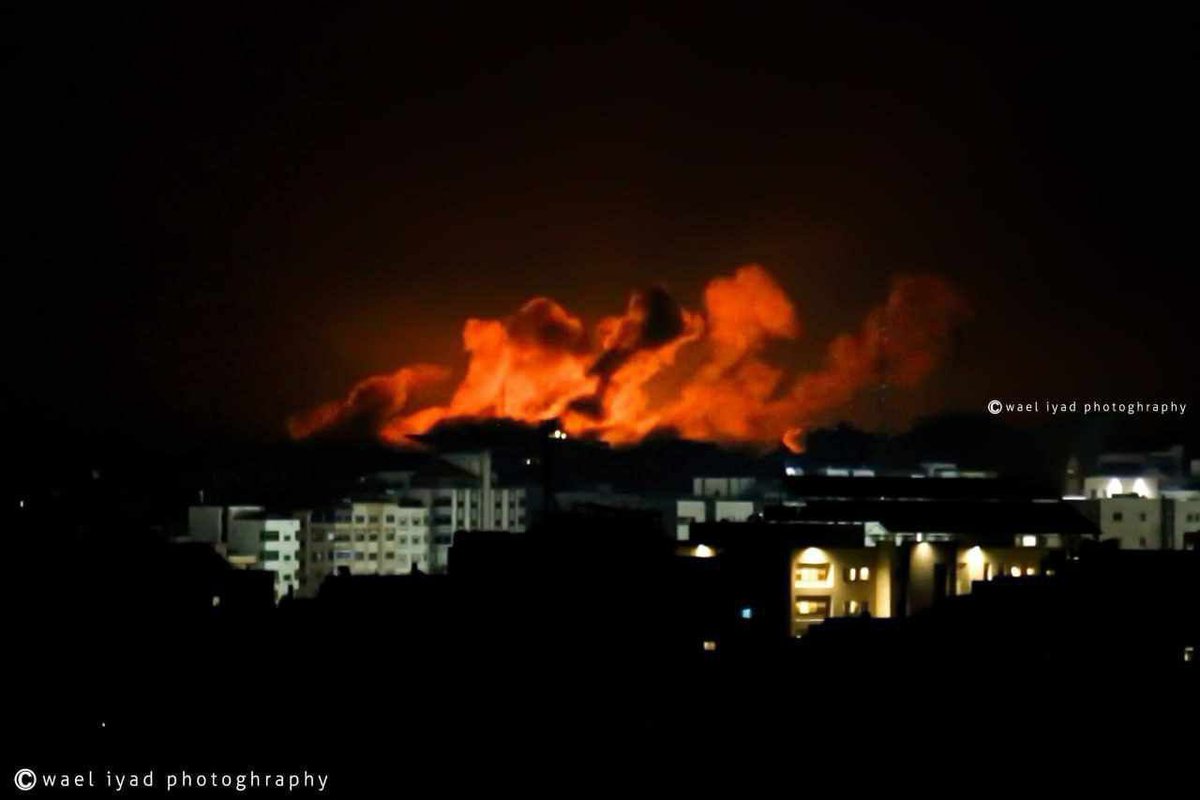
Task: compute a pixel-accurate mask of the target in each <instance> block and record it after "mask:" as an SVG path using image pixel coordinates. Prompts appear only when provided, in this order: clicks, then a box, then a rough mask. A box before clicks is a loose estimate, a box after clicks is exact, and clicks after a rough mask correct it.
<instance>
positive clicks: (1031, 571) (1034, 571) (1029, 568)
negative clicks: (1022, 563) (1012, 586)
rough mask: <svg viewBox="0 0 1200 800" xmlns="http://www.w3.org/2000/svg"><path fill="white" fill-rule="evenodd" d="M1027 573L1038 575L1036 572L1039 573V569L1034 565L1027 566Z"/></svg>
mask: <svg viewBox="0 0 1200 800" xmlns="http://www.w3.org/2000/svg"><path fill="white" fill-rule="evenodd" d="M1025 574H1026V575H1036V574H1037V570H1036V569H1034V568H1033V567H1026V568H1025Z"/></svg>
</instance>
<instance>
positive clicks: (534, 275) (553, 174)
mask: <svg viewBox="0 0 1200 800" xmlns="http://www.w3.org/2000/svg"><path fill="white" fill-rule="evenodd" d="M172 5H175V4H172ZM250 5H251V4H240V5H230V6H220V5H219V4H217V5H214V4H207V3H206V4H195V5H192V6H190V8H191V9H192V10H190V11H189V10H181V9H178V8H172V9H163V8H155V9H153V10H145V11H137V12H135V11H131V10H117V9H114V8H112V7H105V8H93V9H88V10H84V11H82V12H81V11H79V10H77V9H62V8H56V9H38V10H34V11H28V12H16V13H10V14H9V17H8V19H6V20H5V23H4V29H5V31H6V37H5V38H6V40H7V41H6V45H5V56H4V69H3V74H4V98H5V120H6V124H5V134H4V135H5V138H6V139H7V142H6V146H5V148H4V151H5V154H6V156H7V158H6V162H7V163H6V165H5V170H4V173H5V184H6V186H7V189H8V191H7V194H8V196H9V204H8V210H7V212H6V224H5V226H4V227H5V234H6V235H5V239H6V247H5V262H6V269H5V279H4V280H5V288H6V291H5V297H6V298H7V309H6V313H5V314H4V315H3V319H4V323H3V324H4V326H5V335H6V340H7V341H8V342H9V348H8V357H7V370H6V371H5V374H4V386H3V402H4V403H5V405H7V406H9V411H8V412H7V414H6V415H7V416H8V417H9V421H10V424H13V425H21V426H25V425H30V426H33V427H35V428H36V427H37V426H40V425H50V426H53V427H55V429H56V430H58V431H59V432H63V431H66V432H69V433H70V434H71V435H93V434H95V435H101V434H102V435H117V436H127V437H130V438H131V439H137V440H146V441H150V440H171V441H205V442H218V443H219V442H223V441H240V440H259V439H269V438H272V437H279V436H282V435H283V425H284V420H285V418H286V417H287V416H288V415H289V414H290V413H292V412H295V411H297V410H299V409H301V408H305V407H307V406H311V405H312V404H314V403H317V402H320V401H323V400H327V399H330V398H333V397H338V396H340V395H342V394H343V393H344V392H345V390H346V389H347V388H348V387H349V386H350V385H351V384H352V383H353V382H354V381H355V380H357V379H359V378H361V377H363V376H365V375H367V374H370V373H376V372H383V371H389V370H391V369H394V368H396V367H398V366H400V365H401V364H403V363H405V362H409V361H413V360H416V359H421V360H437V361H443V362H449V363H453V364H457V365H461V364H462V363H463V362H462V361H461V359H460V358H459V357H458V355H457V353H458V351H459V346H460V345H459V341H460V340H459V334H460V329H461V324H462V321H463V320H464V319H465V318H466V317H467V316H469V315H476V316H489V317H498V316H503V315H506V314H508V313H511V312H512V311H513V310H515V309H516V308H517V306H518V305H519V304H520V303H521V302H523V301H524V300H525V299H527V298H529V297H531V296H534V295H540V294H547V295H550V296H552V297H554V298H556V299H557V300H559V301H560V302H562V303H563V304H564V305H566V306H567V307H568V308H570V309H571V310H573V311H574V312H576V313H578V314H582V315H583V316H585V317H587V318H589V319H594V318H595V317H597V316H599V315H602V314H612V313H619V312H620V311H621V310H622V309H623V307H624V304H625V300H626V297H627V295H628V292H629V291H630V290H632V289H635V288H638V287H642V286H647V285H650V284H656V283H663V284H665V285H666V286H667V287H668V288H669V289H670V290H671V291H672V293H674V294H675V295H676V296H677V297H678V298H679V299H680V300H681V301H682V302H684V303H685V304H686V305H689V306H690V307H695V306H696V305H697V303H698V299H699V295H700V291H701V289H702V288H703V286H704V284H705V282H706V281H707V280H708V279H709V278H711V277H712V276H714V275H716V274H718V273H723V272H728V271H730V270H732V269H733V268H735V267H736V266H738V265H740V264H743V263H747V262H758V263H761V264H763V265H764V266H766V267H767V268H768V269H769V270H771V271H772V272H773V273H774V274H775V276H776V277H777V279H778V280H779V282H780V283H781V284H782V285H783V286H784V287H785V288H786V289H787V290H788V292H789V293H790V294H791V296H792V297H793V298H794V299H795V301H796V303H797V305H798V307H799V310H800V313H801V315H802V316H803V319H804V323H805V327H806V335H805V338H804V341H803V342H802V343H801V344H799V345H798V346H797V347H795V348H794V352H791V353H789V354H788V356H787V357H788V358H789V359H791V360H792V361H793V362H794V363H795V364H796V366H797V367H802V366H806V365H813V364H815V363H816V362H817V361H819V359H820V358H821V354H822V353H823V348H824V346H825V344H826V343H827V341H828V339H829V338H830V337H831V336H833V335H834V334H836V333H837V332H839V331H842V330H847V329H853V328H855V327H856V326H857V325H858V322H859V321H860V320H861V318H862V316H863V315H864V313H866V311H867V310H868V309H869V308H870V307H871V306H872V305H875V304H877V303H878V302H880V301H881V300H882V299H883V297H884V296H885V295H886V293H887V290H888V281H889V278H890V276H892V275H893V274H896V273H900V272H912V271H919V272H933V273H937V274H940V275H943V276H945V277H946V278H947V279H949V280H950V281H951V282H953V283H954V284H956V285H957V286H958V287H959V288H960V289H961V291H962V293H963V294H965V295H966V297H967V298H968V299H969V300H970V302H971V305H972V307H973V309H974V317H973V319H972V320H971V322H970V323H969V324H968V325H967V326H966V327H965V328H964V329H963V330H962V332H961V335H960V337H959V340H958V341H957V344H956V347H955V348H954V353H953V356H952V358H951V360H950V363H948V364H947V365H946V366H945V368H944V369H943V370H941V371H940V372H939V373H938V375H937V376H935V377H934V378H933V379H932V380H930V381H929V382H928V383H927V384H926V385H925V386H924V387H923V388H921V389H919V390H917V391H915V392H913V393H911V394H910V395H908V396H906V397H904V398H900V399H897V401H896V402H897V404H898V408H897V411H896V414H897V416H898V417H903V418H908V417H911V415H914V414H917V413H935V412H938V411H940V410H943V409H969V410H981V409H982V408H983V406H984V404H985V403H986V401H987V400H988V399H990V398H992V397H995V396H999V397H1003V398H1009V397H1018V398H1019V397H1030V398H1045V397H1051V398H1055V397H1067V398H1071V397H1080V398H1088V397H1092V396H1102V397H1116V398H1120V399H1125V398H1134V399H1136V398H1158V397H1166V398H1168V399H1179V400H1185V401H1191V400H1194V399H1195V397H1194V394H1193V392H1194V388H1195V387H1196V386H1197V385H1200V383H1198V381H1197V378H1198V377H1200V376H1198V371H1200V367H1198V364H1200V359H1198V358H1197V357H1196V349H1195V348H1196V335H1195V331H1196V323H1195V318H1196V317H1195V314H1194V312H1195V309H1196V295H1195V294H1194V293H1192V291H1191V286H1192V285H1193V284H1194V283H1195V281H1194V277H1192V274H1193V273H1194V272H1195V269H1196V267H1195V258H1194V238H1195V236H1194V233H1193V230H1192V227H1193V225H1192V224H1193V217H1194V208H1195V200H1194V197H1193V194H1194V187H1195V186H1196V185H1197V158H1196V142H1197V141H1200V136H1198V135H1197V134H1198V131H1197V126H1196V123H1195V121H1194V120H1193V119H1192V113H1193V111H1194V109H1193V108H1192V106H1194V94H1195V91H1194V84H1193V81H1194V76H1195V74H1196V64H1195V53H1196V51H1195V44H1194V42H1195V39H1194V35H1195V25H1194V20H1193V19H1190V18H1188V19H1184V18H1177V17H1173V16H1171V15H1169V14H1163V13H1159V12H1153V13H1152V12H1151V11H1149V10H1144V9H1148V7H1137V6H1135V7H1132V8H1126V9H1124V10H1122V11H1121V12H1120V13H1118V12H1117V11H1106V10H1098V9H1097V7H1095V6H1093V7H1089V8H1086V9H1083V8H1080V9H1079V10H1078V11H1072V12H1071V13H1069V14H1068V13H1066V12H1047V11H1046V9H1045V7H1037V6H1033V7H1031V8H1030V10H1028V11H1024V12H1023V11H1020V10H1018V9H1016V8H1014V7H1013V6H1012V5H1011V4H1003V5H1000V6H997V7H995V9H993V10H991V11H980V10H979V9H977V8H972V9H967V8H965V7H961V6H955V7H954V9H953V10H947V9H938V10H933V9H927V10H925V11H914V10H912V9H907V8H906V9H905V10H903V11H902V10H899V9H890V10H884V9H882V8H881V9H874V10H870V9H867V8H866V7H861V6H857V5H855V4H837V5H838V8H836V9H834V8H831V7H830V8H825V9H823V10H811V11H803V10H792V11H789V12H788V13H787V14H786V15H783V14H777V13H768V12H765V11H764V12H757V11H747V10H744V9H741V8H739V9H737V10H731V11H728V12H726V13H725V14H715V13H713V14H704V15H700V14H698V13H697V12H696V11H695V10H694V9H692V8H691V7H690V4H689V5H684V6H681V7H680V9H679V10H678V11H675V12H663V13H632V12H629V11H628V10H627V9H622V8H620V7H619V6H618V5H617V4H612V3H608V4H605V6H604V10H603V11H601V12H578V11H567V10H565V9H560V10H558V11H552V12H549V13H548V14H547V12H545V11H543V10H541V9H539V10H537V11H536V12H534V11H532V10H529V11H522V10H521V9H520V8H518V7H516V6H512V5H508V4H501V5H499V6H497V7H495V8H493V9H492V10H488V11H482V12H481V11H480V10H479V9H478V8H474V7H468V6H461V7H458V8H454V9H447V10H444V11H430V10H420V11H413V10H411V9H409V8H408V4H399V3H397V4H391V7H390V10H386V11H383V12H380V11H379V10H378V9H371V10H365V9H361V8H355V9H343V8H340V7H339V8H337V9H334V8H330V9H326V10H323V11H317V10H313V9H310V8H307V7H304V6H303V5H302V4H279V5H278V6H277V7H275V8H274V9H273V10H263V9H252V8H250ZM739 5H740V4H739ZM828 5H829V6H833V5H834V4H828ZM850 5H855V9H854V10H852V9H851V8H850V7H849V6H850ZM887 5H891V4H887ZM970 5H974V4H970ZM1164 8H1165V7H1164ZM1054 14H1060V15H1059V16H1054ZM847 414H848V415H849V416H850V418H851V419H853V420H855V421H859V422H862V423H864V424H865V423H870V421H871V420H870V418H869V415H867V414H866V412H864V411H863V410H862V409H858V408H852V409H848V410H847Z"/></svg>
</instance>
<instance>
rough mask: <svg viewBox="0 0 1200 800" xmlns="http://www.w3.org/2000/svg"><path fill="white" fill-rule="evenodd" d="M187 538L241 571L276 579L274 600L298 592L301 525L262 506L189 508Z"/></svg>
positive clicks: (297, 521) (291, 518)
mask: <svg viewBox="0 0 1200 800" xmlns="http://www.w3.org/2000/svg"><path fill="white" fill-rule="evenodd" d="M188 536H189V538H191V539H195V540H197V541H201V542H206V543H208V544H211V545H212V546H213V547H214V548H215V549H216V550H217V552H219V553H221V555H223V556H224V557H225V558H226V559H227V560H228V561H229V563H230V564H232V565H233V566H235V567H238V568H240V569H261V570H265V571H267V572H270V573H272V574H273V575H274V579H275V599H276V600H279V599H280V598H282V597H285V596H287V595H288V594H289V593H291V592H295V591H298V590H299V588H300V575H299V572H300V569H299V566H300V564H299V560H300V522H299V520H297V519H295V518H293V517H288V516H281V515H278V514H269V513H267V512H266V511H264V510H263V508H262V507H261V506H191V507H190V508H188Z"/></svg>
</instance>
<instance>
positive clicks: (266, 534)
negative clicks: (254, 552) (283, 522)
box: [259, 531, 279, 542]
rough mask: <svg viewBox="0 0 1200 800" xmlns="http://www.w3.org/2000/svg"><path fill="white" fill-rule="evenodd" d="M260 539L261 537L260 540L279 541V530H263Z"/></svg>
mask: <svg viewBox="0 0 1200 800" xmlns="http://www.w3.org/2000/svg"><path fill="white" fill-rule="evenodd" d="M259 539H260V541H264V542H278V541H279V531H263V532H262V534H261V535H260V536H259Z"/></svg>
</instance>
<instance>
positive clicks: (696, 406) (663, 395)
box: [288, 265, 967, 450]
mask: <svg viewBox="0 0 1200 800" xmlns="http://www.w3.org/2000/svg"><path fill="white" fill-rule="evenodd" d="M966 313H967V310H966V304H965V303H964V301H963V300H962V298H961V297H960V296H959V295H958V294H957V293H956V292H955V291H954V290H953V289H952V288H951V287H950V286H948V285H947V284H946V283H945V282H944V281H942V280H941V279H939V278H936V277H931V276H907V277H901V278H897V279H896V280H894V281H893V284H892V289H891V292H890V294H889V295H888V298H887V300H886V302H885V303H884V304H883V305H881V306H878V307H876V308H875V309H873V310H872V311H871V312H870V313H869V314H868V315H867V317H866V319H865V320H864V321H863V323H862V326H861V327H860V329H859V330H858V331H857V332H854V333H846V334H842V335H840V336H838V337H836V338H835V339H834V340H833V341H832V342H831V343H830V345H829V349H828V352H827V355H826V359H825V363H824V365H823V366H821V367H820V368H819V369H816V370H813V371H805V372H800V373H799V374H796V373H794V372H792V373H791V374H789V371H788V370H786V369H784V368H783V367H781V366H778V365H775V364H771V363H769V361H768V360H767V358H766V355H765V351H766V348H767V346H768V345H769V344H770V343H771V342H772V341H778V340H789V339H795V338H797V337H799V336H800V335H801V325H800V320H799V318H798V317H797V315H796V310H795V307H794V306H793V304H792V302H791V300H790V299H789V298H788V297H787V295H786V294H784V292H783V290H782V289H781V288H780V287H779V285H778V284H777V283H776V282H775V280H774V279H773V278H772V277H771V275H770V273H768V272H767V271H766V270H765V269H763V268H762V267H759V266H757V265H749V266H745V267H741V268H740V269H738V270H737V271H736V272H734V273H733V274H732V275H729V276H722V277H718V278H715V279H713V280H712V281H710V282H709V284H708V286H707V287H706V289H705V291H704V310H703V311H702V312H695V311H689V310H688V309H685V308H683V307H682V306H680V305H679V304H678V303H676V302H675V300H674V299H673V298H672V297H671V296H670V295H669V294H668V293H667V292H666V291H665V290H663V289H661V288H654V289H649V290H646V291H640V292H635V293H634V294H633V296H632V297H631V298H630V300H629V303H628V306H627V307H626V309H625V313H624V314H622V315H621V316H614V317H606V318H604V319H602V320H600V321H599V322H598V323H597V324H596V325H595V327H594V329H593V330H591V331H589V330H588V329H587V327H586V326H585V325H584V323H583V322H582V321H581V320H580V319H579V318H578V317H576V316H574V315H572V314H571V313H570V312H569V311H567V310H566V309H564V308H563V307H562V306H560V305H559V304H558V303H556V302H554V301H553V300H550V299H548V298H544V297H539V298H535V299H533V300H530V301H529V302H528V303H526V304H525V305H524V306H522V307H521V308H520V309H519V310H518V311H517V313H516V314H514V315H513V316H511V317H509V318H507V319H504V320H495V319H470V320H467V323H466V325H465V326H464V328H463V348H464V350H465V351H466V353H467V356H468V363H467V371H466V375H465V376H464V377H463V379H462V381H461V382H460V383H459V384H458V386H457V387H455V388H454V390H453V392H452V393H451V394H450V399H449V401H448V402H447V403H446V404H445V405H434V406H427V407H424V408H415V409H414V408H410V407H409V406H410V403H409V400H410V397H411V395H412V393H413V391H414V390H416V389H418V388H421V387H425V386H429V385H432V384H437V383H441V382H445V381H446V380H448V378H449V376H450V374H451V371H450V370H449V369H448V368H446V367H442V366H438V365H433V364H416V365H412V366H406V367H403V368H401V369H399V370H397V371H396V372H394V373H392V374H390V375H376V376H372V377H370V378H367V379H365V380H363V381H360V382H359V383H358V384H357V385H356V386H355V387H354V388H353V389H352V390H351V391H350V394H349V395H347V397H346V398H345V399H343V400H338V401H334V402H330V403H326V404H324V405H321V406H318V407H316V408H314V409H312V410H310V411H308V412H305V413H301V414H297V415H295V416H293V417H292V418H291V419H289V420H288V429H289V431H290V432H291V434H292V436H293V437H296V438H303V437H307V436H311V435H313V434H316V433H319V432H323V431H330V430H343V431H344V430H347V429H354V430H357V429H360V428H361V429H365V430H369V431H371V432H373V433H375V434H377V435H378V436H380V437H381V438H382V439H384V440H386V441H389V442H393V443H406V442H408V441H410V437H412V436H414V435H417V434H421V433H424V432H426V431H428V430H429V429H430V428H432V427H433V426H434V425H436V424H437V423H439V422H441V421H443V420H447V419H454V418H470V419H484V418H507V419H513V420H517V421H521V422H530V423H533V422H540V421H543V420H548V419H558V420H559V423H560V425H561V426H562V428H563V429H564V430H565V431H567V432H568V433H569V434H570V435H572V436H595V437H598V438H600V439H603V440H605V441H607V442H611V443H614V444H625V443H632V442H636V441H638V440H640V439H642V438H643V437H644V436H646V435H647V434H649V433H650V432H652V431H655V430H659V429H670V430H674V431H676V432H677V433H678V434H679V435H680V436H683V437H685V438H689V439H700V440H708V441H718V442H749V443H762V444H766V443H771V442H778V441H783V442H784V443H785V444H787V446H788V447H790V448H792V449H793V450H798V449H800V448H801V447H802V443H803V436H804V432H805V430H806V429H807V428H808V427H809V426H810V425H812V424H813V423H814V422H815V421H817V420H819V419H821V418H822V417H824V416H826V415H828V414H829V413H830V412H832V411H834V410H836V409H837V408H839V407H841V406H844V405H846V404H847V403H849V402H850V401H851V400H853V399H854V397H855V396H856V395H857V394H859V393H860V392H861V391H862V390H864V389H865V388H868V387H873V386H875V385H877V384H878V383H880V382H883V381H886V382H887V383H888V384H890V385H893V386H898V387H902V388H903V387H913V386H915V385H917V384H918V383H920V382H921V381H922V380H923V379H924V378H925V377H926V376H927V375H929V374H930V373H931V372H932V371H933V370H934V368H935V367H936V366H937V364H938V363H939V361H940V360H941V358H942V355H943V354H944V351H945V348H946V346H947V344H948V341H949V338H950V334H951V332H952V330H953V329H954V327H955V326H956V325H957V324H958V323H959V322H961V321H962V320H963V319H964V318H965V316H966ZM684 355H686V356H687V357H686V358H685V357H683V356H684Z"/></svg>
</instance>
